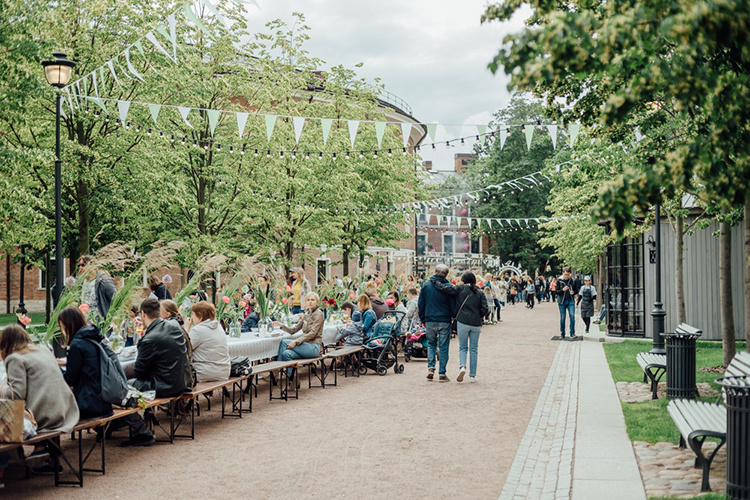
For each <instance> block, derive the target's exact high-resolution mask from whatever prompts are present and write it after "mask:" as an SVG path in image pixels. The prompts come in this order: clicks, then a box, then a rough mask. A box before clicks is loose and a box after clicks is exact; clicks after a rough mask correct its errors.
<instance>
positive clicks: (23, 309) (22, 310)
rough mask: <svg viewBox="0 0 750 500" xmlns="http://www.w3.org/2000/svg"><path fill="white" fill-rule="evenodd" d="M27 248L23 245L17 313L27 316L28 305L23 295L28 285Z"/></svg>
mask: <svg viewBox="0 0 750 500" xmlns="http://www.w3.org/2000/svg"><path fill="white" fill-rule="evenodd" d="M25 271H26V247H25V246H23V245H21V284H20V290H19V295H20V297H19V300H18V309H16V313H18V314H26V312H27V311H26V304H25V303H24V301H23V295H24V285H25V284H26V275H25Z"/></svg>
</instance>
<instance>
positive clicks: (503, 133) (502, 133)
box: [500, 125, 508, 150]
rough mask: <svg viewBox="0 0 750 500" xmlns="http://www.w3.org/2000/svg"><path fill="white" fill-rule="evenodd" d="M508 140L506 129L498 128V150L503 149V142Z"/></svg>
mask: <svg viewBox="0 0 750 500" xmlns="http://www.w3.org/2000/svg"><path fill="white" fill-rule="evenodd" d="M507 139H508V129H507V128H505V126H503V125H501V126H500V149H501V150H502V149H503V148H504V147H505V141H506V140H507Z"/></svg>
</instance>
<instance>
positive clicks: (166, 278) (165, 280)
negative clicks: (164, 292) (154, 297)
mask: <svg viewBox="0 0 750 500" xmlns="http://www.w3.org/2000/svg"><path fill="white" fill-rule="evenodd" d="M161 281H162V282H163V283H164V284H165V285H169V284H171V283H172V277H171V276H170V275H168V274H165V275H164V277H163V278H162V279H161Z"/></svg>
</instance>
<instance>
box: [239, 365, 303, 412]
mask: <svg viewBox="0 0 750 500" xmlns="http://www.w3.org/2000/svg"><path fill="white" fill-rule="evenodd" d="M295 366H297V361H296V360H295V361H271V362H270V363H262V364H259V365H253V373H252V374H251V375H250V377H249V378H248V381H249V383H250V386H249V390H248V392H250V393H251V392H253V391H254V392H255V397H258V377H259V376H260V375H263V374H266V373H267V374H268V375H269V376H270V380H269V381H268V400H269V401H273V400H274V399H283V400H284V401H287V400H288V399H289V396H288V394H289V376H288V375H287V373H286V368H294V367H295ZM277 372H278V374H279V377H278V380H277V377H276V373H277ZM274 385H276V386H278V388H279V395H278V396H274V395H273V386H274ZM248 407H249V408H248V410H247V411H248V412H252V411H253V398H252V394H251V395H250V402H249V404H248Z"/></svg>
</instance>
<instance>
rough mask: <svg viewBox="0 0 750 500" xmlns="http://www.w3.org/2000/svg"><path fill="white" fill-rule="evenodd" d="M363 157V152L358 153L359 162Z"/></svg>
mask: <svg viewBox="0 0 750 500" xmlns="http://www.w3.org/2000/svg"><path fill="white" fill-rule="evenodd" d="M364 157H365V152H364V151H360V152H359V159H360V160H361V159H362V158H364Z"/></svg>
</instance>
